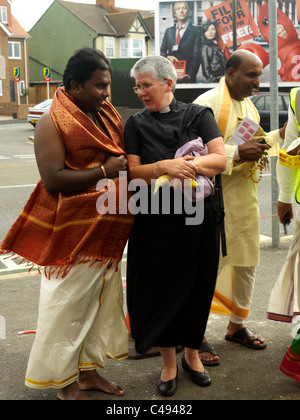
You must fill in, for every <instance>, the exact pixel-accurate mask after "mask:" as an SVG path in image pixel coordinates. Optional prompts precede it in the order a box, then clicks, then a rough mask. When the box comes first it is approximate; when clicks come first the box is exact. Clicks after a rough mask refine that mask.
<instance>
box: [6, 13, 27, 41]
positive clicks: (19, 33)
mask: <svg viewBox="0 0 300 420" xmlns="http://www.w3.org/2000/svg"><path fill="white" fill-rule="evenodd" d="M7 29H8V30H9V32H10V33H11V35H9V36H14V37H20V38H29V37H30V35H29V33H28V32H26V31H25V29H24V28H23V27H22V26H21V25H20V24H19V22H18V21H17V19H16V18H15V17H14V16H13V15H12V16H11V25H8V26H7Z"/></svg>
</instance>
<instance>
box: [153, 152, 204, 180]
mask: <svg viewBox="0 0 300 420" xmlns="http://www.w3.org/2000/svg"><path fill="white" fill-rule="evenodd" d="M194 159H195V158H194V157H193V156H185V157H183V158H178V159H170V160H162V161H160V162H158V164H157V172H158V173H159V174H161V175H163V174H166V173H167V174H169V175H171V176H172V177H173V178H179V179H195V177H196V175H197V167H196V166H195V164H193V163H191V162H192V161H193V160H194Z"/></svg>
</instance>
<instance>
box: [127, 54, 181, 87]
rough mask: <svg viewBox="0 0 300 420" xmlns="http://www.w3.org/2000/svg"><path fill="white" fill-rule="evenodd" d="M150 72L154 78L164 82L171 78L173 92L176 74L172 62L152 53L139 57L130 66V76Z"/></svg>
mask: <svg viewBox="0 0 300 420" xmlns="http://www.w3.org/2000/svg"><path fill="white" fill-rule="evenodd" d="M146 73H147V74H150V75H151V76H152V77H153V78H154V79H156V80H160V81H161V82H162V83H166V81H167V80H168V79H172V80H173V89H172V90H173V92H175V89H176V83H177V74H176V70H175V67H174V66H173V64H172V63H171V62H170V61H169V60H168V59H167V58H165V57H162V56H160V55H152V56H149V57H144V58H141V59H140V60H139V61H138V62H137V63H136V64H135V65H134V66H133V68H132V70H131V73H130V75H131V77H135V76H136V74H146Z"/></svg>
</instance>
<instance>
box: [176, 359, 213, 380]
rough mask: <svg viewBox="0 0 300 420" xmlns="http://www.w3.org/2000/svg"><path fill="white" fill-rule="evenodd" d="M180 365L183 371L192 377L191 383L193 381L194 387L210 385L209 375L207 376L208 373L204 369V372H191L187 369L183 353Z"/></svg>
mask: <svg viewBox="0 0 300 420" xmlns="http://www.w3.org/2000/svg"><path fill="white" fill-rule="evenodd" d="M181 363H182V367H183V369H184V370H185V371H186V372H188V373H190V374H191V376H192V381H193V382H194V383H195V384H196V385H199V386H209V385H211V378H210V375H209V373H208V372H207V370H206V369H204V372H197V371H195V370H192V369H191V368H190V367H189V365H188V363H187V361H186V360H185V353H183V355H182V361H181Z"/></svg>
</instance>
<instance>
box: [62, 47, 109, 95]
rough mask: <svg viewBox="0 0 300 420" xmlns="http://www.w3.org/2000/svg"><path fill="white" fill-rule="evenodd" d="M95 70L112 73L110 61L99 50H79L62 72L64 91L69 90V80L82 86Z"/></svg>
mask: <svg viewBox="0 0 300 420" xmlns="http://www.w3.org/2000/svg"><path fill="white" fill-rule="evenodd" d="M95 70H107V71H109V72H110V73H112V67H111V63H110V60H109V59H108V58H107V57H106V56H105V55H104V54H103V52H101V51H99V50H94V49H92V48H88V47H86V48H80V49H79V50H77V51H76V52H75V54H74V55H73V56H72V57H71V58H70V59H69V62H68V64H67V67H66V69H65V72H64V76H63V82H64V86H65V88H66V90H69V89H70V88H71V80H75V81H76V82H79V83H80V84H82V86H83V85H84V83H85V82H86V81H87V80H89V79H90V78H91V77H92V73H93V72H94V71H95Z"/></svg>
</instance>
